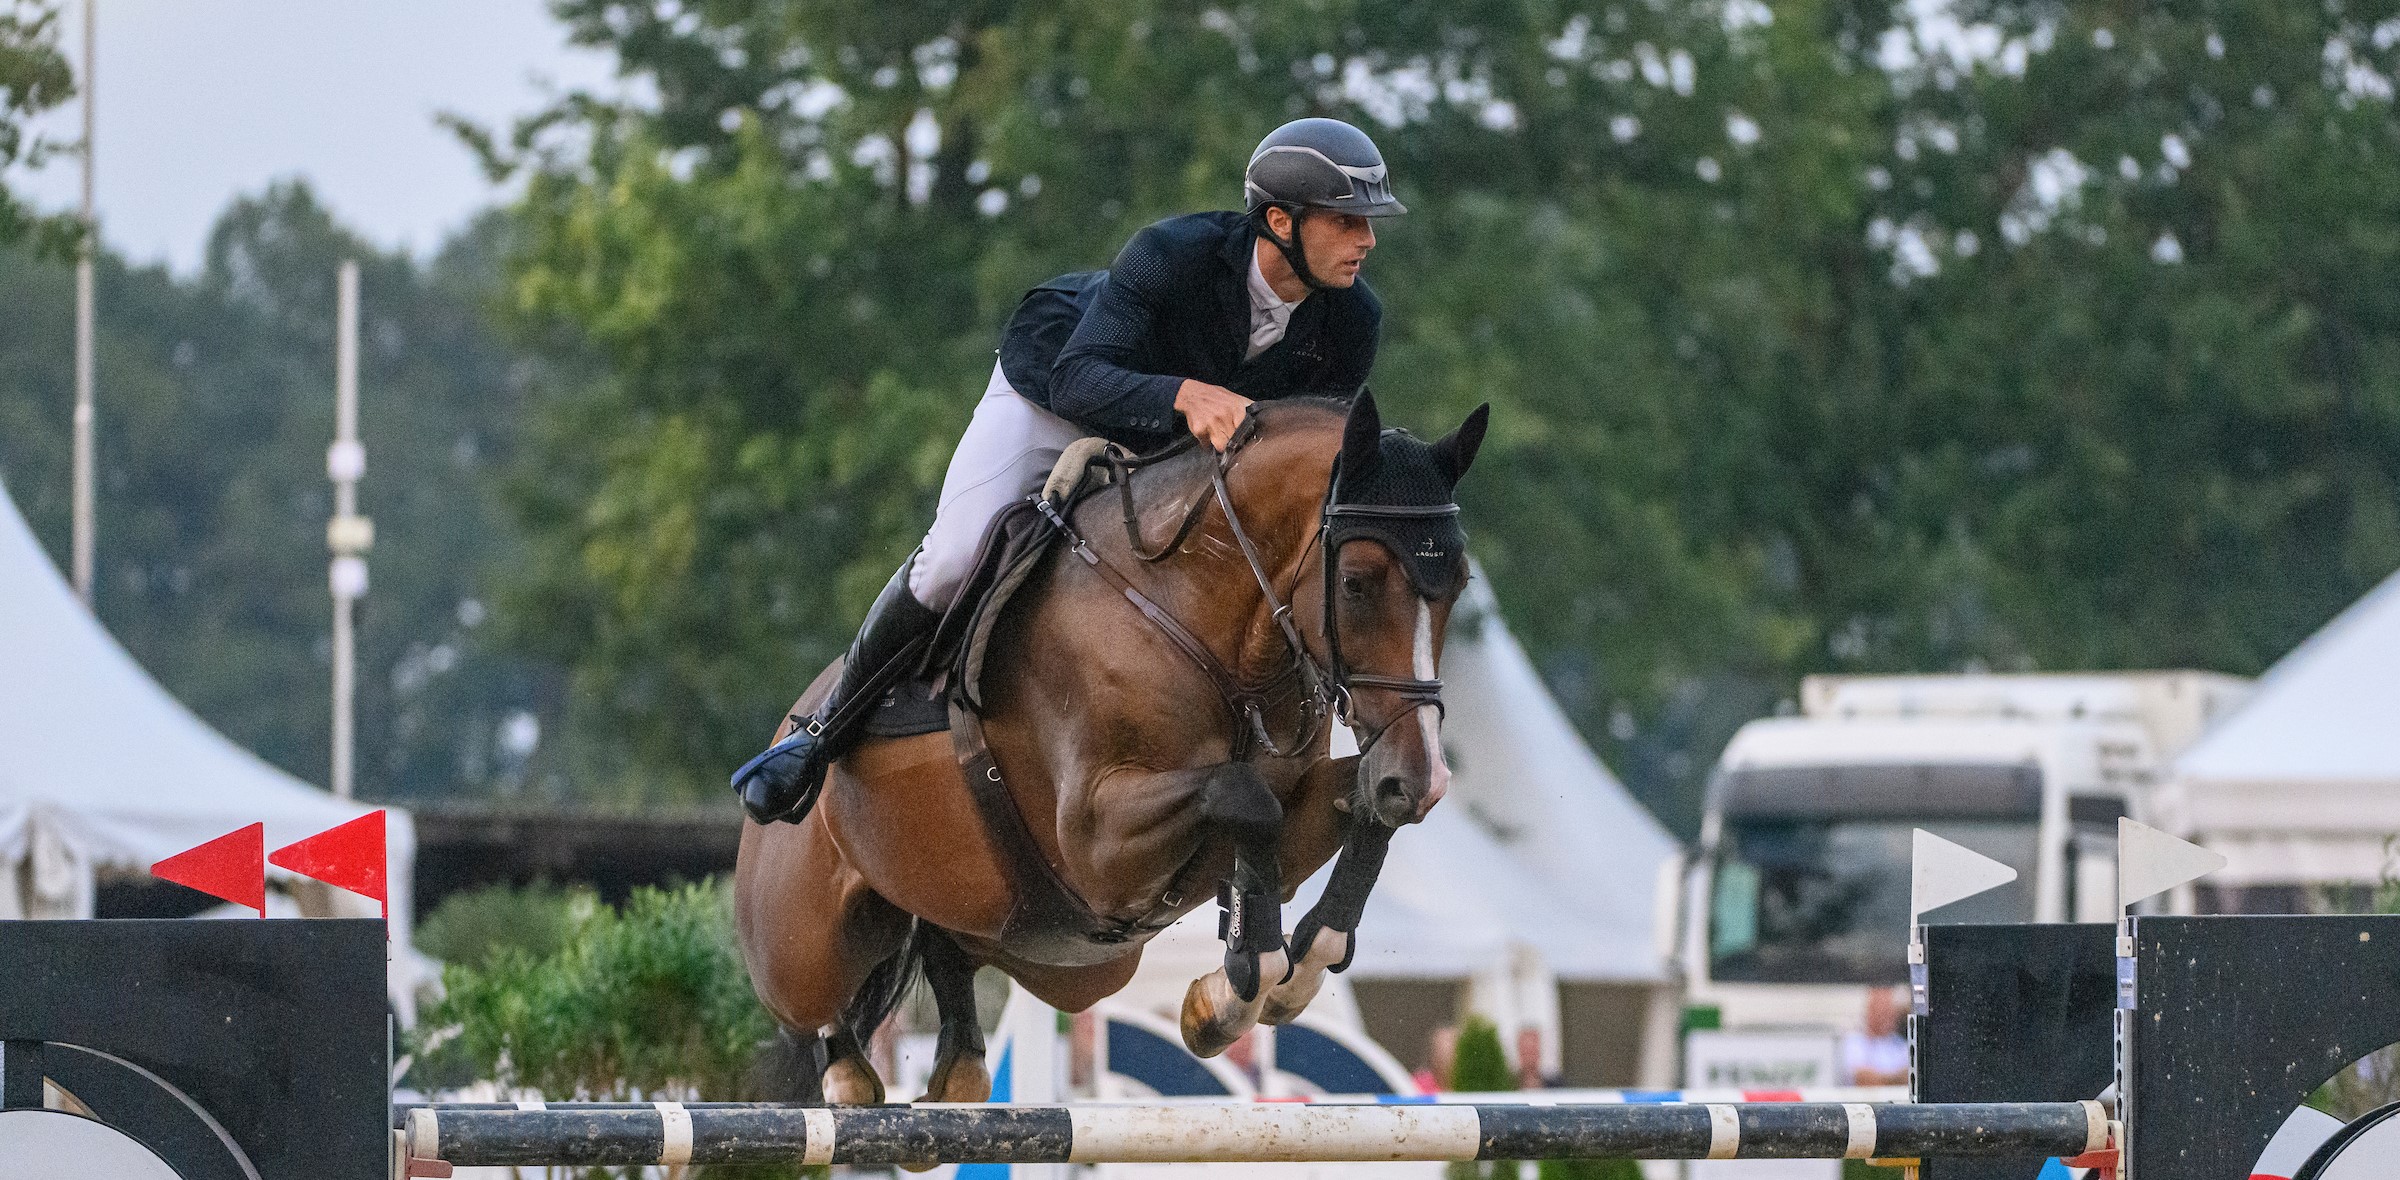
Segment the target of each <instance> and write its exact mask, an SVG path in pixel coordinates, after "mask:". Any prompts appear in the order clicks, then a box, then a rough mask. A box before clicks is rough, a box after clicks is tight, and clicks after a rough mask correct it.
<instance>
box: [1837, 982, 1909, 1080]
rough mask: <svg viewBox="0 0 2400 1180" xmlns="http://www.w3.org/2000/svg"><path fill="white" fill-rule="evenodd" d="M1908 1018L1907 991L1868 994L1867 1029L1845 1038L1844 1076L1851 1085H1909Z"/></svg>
mask: <svg viewBox="0 0 2400 1180" xmlns="http://www.w3.org/2000/svg"><path fill="white" fill-rule="evenodd" d="M1907 1016H1908V989H1907V988H1906V987H1879V988H1876V989H1875V990H1873V991H1871V992H1868V993H1867V1018H1866V1026H1865V1028H1863V1029H1862V1030H1860V1031H1858V1032H1854V1033H1849V1034H1846V1035H1844V1036H1843V1037H1842V1073H1843V1075H1844V1076H1845V1077H1847V1078H1849V1080H1850V1084H1851V1085H1853V1086H1902V1085H1906V1084H1908V1036H1907V1034H1906V1033H1905V1032H1904V1031H1902V1030H1903V1029H1904V1028H1905V1027H1906V1024H1905V1020H1906V1017H1907Z"/></svg>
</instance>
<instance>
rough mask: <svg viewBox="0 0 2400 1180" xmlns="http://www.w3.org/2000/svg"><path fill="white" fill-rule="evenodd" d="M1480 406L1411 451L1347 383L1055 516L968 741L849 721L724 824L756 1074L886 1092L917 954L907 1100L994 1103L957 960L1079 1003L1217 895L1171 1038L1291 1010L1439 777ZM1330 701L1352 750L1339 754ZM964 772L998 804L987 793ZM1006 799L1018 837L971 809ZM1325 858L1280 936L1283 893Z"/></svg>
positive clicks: (1130, 474) (802, 1093)
mask: <svg viewBox="0 0 2400 1180" xmlns="http://www.w3.org/2000/svg"><path fill="white" fill-rule="evenodd" d="M1488 416H1489V407H1488V406H1487V407H1479V408H1478V409H1476V411H1475V412H1474V413H1473V414H1471V415H1469V416H1468V418H1467V419H1466V421H1465V422H1464V423H1463V424H1461V425H1460V426H1459V428H1458V429H1456V430H1454V431H1452V432H1451V433H1450V434H1449V435H1447V436H1444V437H1443V438H1441V439H1440V440H1438V441H1435V442H1431V443H1428V442H1425V441H1422V440H1420V439H1418V438H1416V437H1415V436H1413V435H1411V434H1409V433H1408V432H1407V431H1404V430H1385V429H1384V428H1383V426H1382V423H1381V420H1380V417H1379V413H1378V411H1377V408H1376V405H1375V400H1374V397H1373V395H1372V394H1368V393H1364V392H1362V393H1361V394H1359V395H1358V397H1357V398H1355V399H1354V400H1352V401H1351V402H1348V403H1343V402H1338V401H1331V400H1322V399H1294V400H1286V401H1276V402H1265V403H1259V404H1257V405H1254V406H1253V407H1252V409H1251V413H1250V417H1249V420H1248V421H1247V422H1246V423H1245V425H1244V427H1243V429H1242V431H1241V432H1239V433H1238V434H1237V437H1236V439H1235V441H1234V442H1233V443H1232V444H1231V445H1229V446H1228V447H1227V448H1226V450H1225V452H1224V453H1223V454H1222V455H1219V454H1217V453H1215V452H1212V451H1211V450H1209V449H1208V448H1206V447H1203V446H1194V445H1185V446H1183V447H1181V448H1180V449H1173V450H1170V451H1169V452H1166V453H1164V454H1163V455H1162V456H1160V457H1155V458H1152V459H1147V460H1138V461H1134V462H1131V463H1119V464H1118V465H1117V470H1116V471H1115V473H1114V474H1115V482H1116V483H1117V485H1118V488H1117V491H1118V496H1116V497H1109V496H1094V497H1092V498H1090V499H1087V500H1086V501H1084V502H1083V503H1081V504H1080V505H1078V506H1076V507H1074V508H1072V509H1069V510H1067V511H1066V512H1064V513H1061V512H1058V511H1057V510H1055V509H1050V510H1048V511H1049V514H1050V516H1051V519H1052V523H1054V524H1055V525H1056V526H1058V528H1059V530H1060V532H1061V534H1062V536H1061V538H1060V540H1059V542H1058V543H1055V544H1053V545H1052V546H1051V548H1050V550H1049V551H1048V552H1047V553H1046V554H1045V555H1044V556H1043V557H1042V558H1041V559H1040V560H1039V563H1038V564H1035V565H1032V566H1031V567H1030V568H1031V569H1032V571H1033V572H1032V574H1031V576H1030V577H1029V578H1028V580H1027V581H1025V583H1024V584H1023V586H1022V588H1021V589H1020V590H1019V591H1018V592H1017V594H1016V595H1015V598H1014V600H1013V601H1014V603H1015V608H1014V609H1010V610H1007V611H1005V612H1003V613H1002V615H1001V616H1000V617H999V621H998V623H997V624H996V626H995V628H994V629H993V630H992V632H991V633H990V639H989V641H988V647H987V654H986V662H985V665H984V666H985V667H987V668H989V669H990V671H989V672H987V673H986V674H985V675H984V676H983V678H982V680H983V683H982V686H981V700H980V705H981V708H980V709H979V710H978V712H979V714H980V717H981V737H982V741H983V743H984V745H983V746H982V747H981V748H982V750H983V758H982V760H981V761H980V762H971V761H969V759H968V758H967V755H968V754H969V753H971V752H973V751H971V750H970V749H968V748H967V747H964V746H960V745H958V734H957V733H954V734H952V735H944V734H942V733H928V734H924V735H922V736H918V737H913V738H897V739H869V740H868V741H866V742H864V743H863V744H861V745H860V746H859V747H858V748H857V749H856V750H855V751H853V752H852V753H851V754H850V755H849V756H848V757H846V758H844V759H843V760H841V761H840V762H839V763H838V764H837V765H836V766H834V767H833V769H832V771H831V773H830V775H829V777H828V779H827V782H826V785H825V788H824V791H823V794H822V795H821V796H820V797H819V799H818V802H817V804H816V806H815V807H814V809H813V810H811V811H810V812H809V813H808V815H807V816H806V818H805V819H803V820H802V821H801V822H800V823H798V824H790V823H773V824H767V825H760V824H757V823H755V822H750V821H748V820H745V822H744V827H743V831H742V841H741V852H740V857H739V860H738V862H737V864H736V867H735V872H734V906H735V921H736V926H737V929H738V931H739V935H740V942H741V947H742V955H743V958H744V960H745V962H746V963H747V965H748V968H749V972H750V979H751V983H752V986H753V988H754V990H755V991H756V992H757V994H758V998H759V999H760V1001H761V1002H762V1003H763V1004H764V1005H765V1006H766V1008H767V1011H768V1012H769V1013H770V1014H771V1015H772V1016H773V1018H774V1019H775V1021H776V1023H777V1024H778V1025H779V1026H780V1027H781V1029H782V1034H781V1037H780V1038H779V1040H780V1044H779V1046H778V1047H777V1048H776V1051H774V1052H770V1053H769V1054H767V1055H765V1057H764V1058H763V1059H762V1060H763V1061H764V1062H765V1063H766V1064H765V1067H764V1069H765V1077H764V1078H763V1079H762V1082H761V1088H762V1089H765V1090H768V1091H770V1092H771V1093H772V1095H773V1096H775V1097H779V1098H782V1099H784V1100H788V1101H822V1100H828V1099H830V1100H831V1101H835V1102H857V1103H871V1102H881V1101H883V1100H884V1091H883V1085H882V1082H881V1080H880V1079H879V1078H878V1077H877V1076H876V1073H875V1070H874V1068H873V1066H872V1065H871V1064H870V1063H869V1062H868V1061H867V1059H866V1056H865V1054H864V1053H863V1051H862V1049H861V1045H862V1042H863V1041H864V1039H865V1038H867V1037H869V1036H871V1035H873V1033H874V1031H875V1028H876V1026H877V1025H879V1024H881V1023H882V1021H883V1020H884V1018H885V1017H886V1016H888V1015H889V1014H890V1012H891V1011H892V1009H893V1008H894V1007H895V1006H896V1005H897V1004H898V1002H899V1001H900V999H901V995H902V992H903V990H904V989H905V988H906V987H907V986H908V983H909V981H910V979H911V978H912V977H913V975H914V974H915V973H916V972H918V971H919V970H921V971H922V972H923V975H924V977H925V979H926V981H927V983H928V984H929V985H930V987H931V990H932V992H933V996H934V1000H935V1005H936V1008H937V1011H938V1013H939V1018H940V1025H941V1032H940V1036H939V1038H938V1043H937V1049H936V1053H935V1064H934V1069H933V1073H932V1077H931V1080H930V1083H929V1086H928V1090H927V1093H926V1095H925V1100H927V1101H947V1102H980V1101H984V1100H986V1098H987V1097H988V1095H989V1093H990V1088H991V1080H990V1075H989V1073H988V1072H987V1070H986V1068H985V1065H984V1062H983V1037H982V1031H981V1029H980V1027H979V1026H978V1025H977V1024H976V1019H975V1003H974V987H973V977H974V973H975V970H976V968H977V967H979V966H982V965H987V964H988V965H991V966H995V967H998V968H999V969H1001V970H1002V971H1004V972H1006V973H1007V974H1008V975H1009V976H1011V977H1013V978H1014V979H1015V980H1016V981H1017V982H1018V983H1019V984H1021V985H1022V986H1023V987H1024V988H1025V989H1026V990H1027V991H1028V992H1030V993H1032V994H1033V995H1034V996H1035V997H1037V998H1039V999H1040V1000H1042V1001H1043V1002H1044V1003H1047V1004H1050V1005H1051V1006H1053V1007H1056V1008H1059V1009H1062V1010H1066V1011H1081V1010H1082V1009H1084V1008H1086V1007H1089V1006H1090V1005H1091V1004H1092V1003H1094V1002H1095V1001H1098V1000H1100V999H1102V998H1104V997H1106V996H1108V995H1110V994H1112V993H1114V992H1115V991H1117V990H1118V989H1119V988H1121V987H1123V986H1124V985H1125V982H1126V981H1127V980H1128V979H1130V978H1131V977H1132V975H1133V971H1134V968H1135V966H1136V965H1137V964H1138V963H1139V962H1140V961H1141V953H1142V943H1143V941H1144V940H1146V939H1147V938H1149V937H1150V936H1151V935H1152V934H1154V933H1156V931H1158V930H1159V929H1163V928H1164V927H1165V926H1167V925H1169V924H1171V923H1172V922H1173V921H1174V920H1175V919H1176V918H1177V917H1180V916H1181V915H1182V914H1184V913H1186V912H1188V911H1190V910H1191V909H1193V908H1196V907H1197V906H1198V905H1199V904H1200V903H1201V902H1202V901H1203V900H1206V899H1207V898H1208V897H1210V896H1211V895H1212V894H1213V895H1214V896H1215V897H1216V898H1217V900H1218V902H1219V904H1220V905H1221V906H1222V907H1223V908H1224V913H1223V916H1222V920H1221V928H1220V934H1221V935H1222V936H1223V937H1224V939H1225V941H1226V954H1225V965H1224V966H1223V967H1221V968H1219V969H1217V970H1215V971H1213V972H1211V973H1210V974H1209V975H1207V976H1205V977H1203V978H1202V979H1199V980H1196V981H1194V982H1193V983H1192V985H1191V987H1190V989H1189V990H1188V991H1187V992H1186V994H1185V997H1184V1003H1183V1012H1182V1028H1183V1035H1184V1040H1185V1043H1186V1045H1187V1046H1188V1047H1189V1048H1191V1049H1192V1051H1193V1052H1195V1053H1198V1054H1200V1055H1202V1056H1214V1055H1216V1054H1217V1053H1220V1052H1222V1051H1224V1049H1225V1048H1227V1047H1228V1046H1230V1045H1231V1044H1232V1043H1233V1041H1234V1040H1235V1039H1236V1038H1238V1037H1239V1036H1240V1035H1241V1034H1242V1033H1243V1032H1245V1031H1246V1030H1248V1029H1249V1028H1250V1027H1251V1026H1253V1025H1254V1024H1256V1023H1257V1022H1259V1021H1260V1020H1262V1019H1263V1020H1265V1021H1268V1022H1270V1023H1282V1022H1286V1021H1289V1020H1291V1019H1292V1018H1294V1017H1295V1016H1297V1015H1298V1014H1299V1012H1300V1010H1301V1009H1302V1008H1303V1007H1305V1006H1306V1005H1307V1003H1308V1002H1309V1000H1310V999H1312V998H1313V997H1314V996H1315V995H1316V992H1317V990H1318V989H1319V987H1320V986H1322V984H1323V981H1324V975H1325V973H1326V972H1327V971H1329V970H1332V971H1338V970H1340V969H1341V968H1343V967H1345V966H1347V965H1348V963H1349V960H1350V956H1351V955H1352V953H1353V952H1354V950H1355V945H1354V943H1355V939H1354V938H1353V936H1352V935H1353V932H1354V931H1355V930H1356V929H1357V925H1358V919H1359V914H1360V912H1361V910H1363V908H1364V906H1365V902H1366V895H1367V892H1368V890H1369V889H1371V888H1372V887H1373V885H1374V881H1375V877H1376V875H1377V874H1378V873H1379V872H1380V871H1381V868H1382V862H1383V854H1384V851H1385V849H1386V847H1387V846H1388V841H1389V840H1390V839H1391V836H1392V833H1393V831H1394V830H1395V829H1397V828H1398V827H1400V826H1402V825H1405V824H1409V823H1413V822H1415V821H1417V820H1419V819H1422V818H1423V817H1424V816H1425V814H1426V813H1427V811H1429V810H1430V809H1431V808H1432V807H1433V805H1434V804H1435V802H1437V801H1438V800H1439V799H1440V798H1441V797H1442V793H1443V791H1444V790H1445V789H1446V788H1447V785H1448V782H1449V776H1450V772H1449V768H1448V766H1447V765H1446V764H1445V763H1444V761H1443V758H1442V750H1441V739H1440V720H1441V701H1440V689H1441V682H1440V681H1439V680H1438V679H1437V678H1436V677H1437V668H1438V666H1439V661H1440V655H1441V644H1442V634H1443V630H1444V627H1445V624H1446V623H1447V621H1448V618H1449V614H1450V609H1451V606H1452V604H1453V603H1454V602H1455V601H1456V600H1457V597H1458V594H1459V592H1460V591H1461V590H1462V589H1463V588H1464V586H1465V582H1466V555H1465V553H1464V541H1465V538H1464V535H1463V534H1462V533H1461V532H1460V529H1459V525H1458V519H1457V516H1458V509H1457V506H1456V505H1455V503H1453V493H1452V489H1453V488H1454V487H1455V486H1456V485H1457V483H1458V481H1459V478H1460V477H1461V476H1463V475H1464V474H1465V473H1466V470H1467V467H1468V465H1469V464H1470V463H1472V462H1473V461H1474V458H1475V452H1476V449H1477V447H1478V446H1479V445H1480V444H1481V442H1482V438H1483V433H1484V427H1485V423H1486V421H1487V420H1488ZM1111 499H1117V500H1120V502H1121V504H1122V508H1123V526H1124V527H1123V530H1122V535H1119V533H1118V531H1117V530H1116V529H1114V528H1113V527H1112V528H1101V527H1086V526H1088V525H1096V524H1100V523H1108V524H1111V525H1113V524H1114V523H1115V522H1110V521H1108V520H1107V516H1106V514H1105V513H1104V512H1103V511H1102V509H1103V508H1104V507H1105V506H1106V505H1107V501H1109V500H1111ZM1178 530H1180V531H1178ZM1162 540H1163V542H1164V543H1163V544H1162V543H1161V541H1162ZM837 671H838V667H837V668H828V669H827V670H826V671H825V673H824V674H823V675H821V676H820V677H818V679H817V681H816V683H814V684H812V685H811V686H810V689H809V691H808V693H807V694H805V695H803V696H802V697H801V699H800V702H799V703H798V704H797V705H796V706H795V707H794V708H793V709H792V716H795V717H799V716H806V715H807V714H808V713H809V712H810V711H811V709H812V708H813V707H814V703H815V701H816V699H817V698H818V697H820V696H821V695H822V694H823V693H824V692H825V691H826V689H827V686H829V685H830V684H831V683H832V679H833V677H834V675H835V673H836V672H837ZM953 691H955V688H954V690H953ZM961 707H962V706H956V705H954V706H953V711H952V716H953V718H954V719H960V717H961V714H960V712H959V709H960V708H961ZM1329 720H1330V721H1333V722H1338V723H1342V724H1348V725H1350V726H1351V727H1352V730H1353V732H1354V733H1355V734H1356V735H1357V737H1358V739H1359V746H1360V748H1361V751H1362V752H1361V753H1360V754H1358V755H1355V756H1352V757H1346V758H1340V759H1334V758H1331V757H1329V756H1328V746H1329V741H1328V738H1329V734H1330V726H1329V725H1328V724H1326V722H1328V721H1329ZM790 724H791V722H790V721H789V720H787V721H786V722H785V731H788V728H789V726H790ZM958 732H959V733H966V732H972V729H971V728H970V729H961V730H959V731H958ZM782 736H783V733H782V732H778V734H777V737H778V738H779V739H780V738H781V737H782ZM962 765H971V766H979V767H981V768H982V769H983V772H984V773H985V774H987V775H988V776H989V778H990V782H989V783H988V784H983V785H985V786H987V787H988V788H989V790H990V791H995V792H997V794H996V795H993V794H986V795H985V796H983V797H982V799H981V800H980V801H979V800H978V798H977V797H976V796H975V795H974V794H973V790H974V788H973V787H971V786H970V784H969V781H968V779H969V775H968V772H967V771H965V770H962ZM994 798H997V799H999V800H1000V803H999V804H997V805H995V804H993V803H991V802H990V801H991V800H992V799H994ZM1012 803H1013V813H1014V814H1011V815H1010V816H1008V817H1007V818H1008V819H1009V820H1010V821H1011V822H1014V821H1015V819H1016V816H1019V815H1021V817H1022V822H1021V823H1020V824H1017V826H1016V827H1015V829H1014V830H1015V831H1016V832H1018V833H1019V835H1018V836H1017V837H1016V838H1015V841H1014V845H1013V846H1012V842H1011V839H1010V838H1009V831H1010V830H1011V829H1010V825H1009V823H1002V822H995V821H994V820H993V818H992V817H993V815H994V811H993V807H994V806H1000V807H1006V805H1008V804H1012ZM1337 852H1338V853H1339V854H1340V857H1341V859H1340V862H1339V864H1338V865H1337V866H1336V868H1335V870H1334V874H1333V877H1332V879H1331V883H1330V884H1329V885H1328V887H1327V889H1326V891H1325V894H1324V897H1323V899H1322V900H1321V901H1320V902H1319V903H1318V904H1317V905H1316V906H1314V907H1313V908H1312V909H1311V910H1310V911H1309V913H1308V914H1307V915H1306V916H1305V917H1304V918H1303V919H1302V920H1301V921H1300V922H1299V923H1298V924H1297V925H1296V926H1295V927H1294V928H1293V931H1292V937H1291V938H1290V940H1289V941H1288V943H1287V942H1286V940H1285V939H1284V937H1283V922H1282V915H1281V906H1282V904H1283V903H1284V902H1285V901H1288V900H1289V898H1290V893H1291V891H1292V890H1293V889H1294V888H1296V887H1297V885H1298V884H1299V883H1300V882H1302V881H1304V880H1305V879H1306V878H1308V877H1309V876H1310V875H1311V874H1312V873H1314V872H1315V871H1316V870H1317V869H1318V868H1319V867H1320V866H1322V865H1323V864H1324V863H1325V862H1326V861H1327V860H1328V859H1330V858H1332V857H1333V856H1334V855H1335V854H1336V853H1337Z"/></svg>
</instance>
